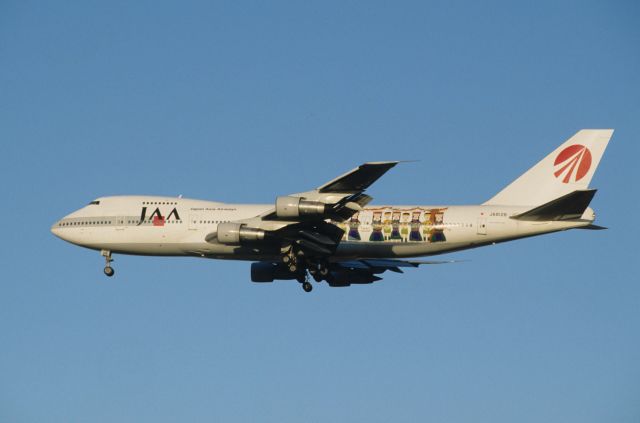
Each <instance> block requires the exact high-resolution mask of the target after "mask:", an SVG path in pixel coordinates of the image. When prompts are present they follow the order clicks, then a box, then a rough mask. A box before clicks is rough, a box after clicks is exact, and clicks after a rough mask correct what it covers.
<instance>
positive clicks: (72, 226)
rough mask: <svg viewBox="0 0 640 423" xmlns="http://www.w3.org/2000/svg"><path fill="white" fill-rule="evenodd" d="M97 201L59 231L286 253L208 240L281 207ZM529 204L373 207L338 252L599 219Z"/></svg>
mask: <svg viewBox="0 0 640 423" xmlns="http://www.w3.org/2000/svg"><path fill="white" fill-rule="evenodd" d="M92 203H94V204H89V205H87V206H86V207H83V208H81V209H79V210H77V211H75V212H73V213H71V214H69V215H68V216H65V217H64V218H63V219H61V220H60V221H58V222H56V223H55V224H54V225H53V226H52V228H51V230H52V232H53V233H54V234H55V235H56V236H58V237H60V238H62V239H64V240H66V241H68V242H71V243H73V244H76V245H80V246H83V247H86V248H91V249H95V250H108V251H111V252H113V253H120V254H137V255H159V256H200V257H207V258H219V259H239V260H254V261H256V260H270V259H273V258H276V257H278V255H279V251H278V250H277V249H274V248H268V247H264V246H256V245H251V244H247V245H242V246H238V245H225V244H221V243H219V242H217V241H215V240H213V241H209V242H207V241H206V240H205V238H206V237H207V235H209V234H212V233H215V232H216V230H217V225H218V224H219V223H221V222H233V221H238V220H242V219H249V218H252V217H255V216H257V215H260V214H262V213H266V212H268V211H269V210H271V209H273V204H225V203H218V202H213V201H203V200H193V199H186V198H175V197H152V196H118V197H103V198H100V199H98V200H96V201H94V202H92ZM96 203H97V204H96ZM528 209H529V207H514V206H496V205H491V206H368V207H366V208H365V209H364V210H362V211H360V212H359V213H358V214H356V215H355V216H354V217H352V218H351V220H349V221H347V222H343V223H336V225H338V226H340V227H342V228H343V229H344V230H345V235H344V238H343V240H342V242H340V244H339V246H338V248H337V250H336V253H335V255H334V256H335V257H336V258H345V257H346V258H400V257H418V256H428V255H434V254H442V253H446V252H450V251H456V250H462V249H467V248H475V247H478V246H482V245H487V244H492V243H497V242H503V241H509V240H513V239H517V238H523V237H528V236H533V235H541V234H545V233H549V232H556V231H561V230H566V229H572V228H578V227H582V226H588V225H589V224H591V223H592V222H593V220H594V214H593V211H592V210H591V209H587V211H586V212H585V213H584V215H583V216H582V219H580V220H574V221H545V222H534V221H522V220H515V219H511V218H510V217H511V216H514V215H516V214H519V213H522V212H524V211H526V210H528ZM207 239H210V238H207Z"/></svg>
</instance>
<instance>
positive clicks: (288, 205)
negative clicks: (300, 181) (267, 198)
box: [276, 196, 328, 218]
mask: <svg viewBox="0 0 640 423" xmlns="http://www.w3.org/2000/svg"><path fill="white" fill-rule="evenodd" d="M327 207H328V205H327V204H325V203H321V202H319V201H307V200H303V199H302V198H300V197H289V196H285V197H277V198H276V215H277V216H278V217H284V218H287V217H301V216H302V217H303V216H322V215H324V214H326V211H327Z"/></svg>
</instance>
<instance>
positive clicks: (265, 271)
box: [251, 261, 296, 282]
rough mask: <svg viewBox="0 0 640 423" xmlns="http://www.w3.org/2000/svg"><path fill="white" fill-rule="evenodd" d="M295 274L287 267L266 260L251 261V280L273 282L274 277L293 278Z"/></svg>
mask: <svg viewBox="0 0 640 423" xmlns="http://www.w3.org/2000/svg"><path fill="white" fill-rule="evenodd" d="M295 278H296V275H295V274H294V273H291V272H290V271H289V270H288V269H287V268H285V267H283V266H281V265H279V264H276V263H271V262H267V261H261V262H258V263H251V281H253V282H273V281H274V279H295Z"/></svg>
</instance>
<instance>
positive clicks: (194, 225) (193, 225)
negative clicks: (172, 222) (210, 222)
mask: <svg viewBox="0 0 640 423" xmlns="http://www.w3.org/2000/svg"><path fill="white" fill-rule="evenodd" d="M198 219H200V215H199V214H198V213H190V214H189V230H191V231H195V230H197V229H198Z"/></svg>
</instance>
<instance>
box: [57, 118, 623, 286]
mask: <svg viewBox="0 0 640 423" xmlns="http://www.w3.org/2000/svg"><path fill="white" fill-rule="evenodd" d="M612 134H613V130H610V129H583V130H581V131H579V132H577V133H576V134H575V135H574V136H572V137H571V138H569V139H568V140H567V141H566V142H565V143H563V144H562V145H561V146H560V147H558V148H557V149H556V150H554V151H553V152H552V153H551V154H549V155H548V156H547V157H545V158H544V159H542V160H541V161H540V162H539V163H537V164H536V165H535V166H533V167H532V168H531V169H529V170H528V171H527V172H525V173H524V174H522V175H521V176H520V177H519V178H517V179H516V180H515V181H513V182H512V183H511V184H509V185H507V187H506V188H504V189H503V190H502V191H500V192H498V193H497V194H496V195H495V196H493V197H492V198H490V199H489V200H487V201H485V202H484V203H483V204H480V205H466V206H447V205H436V206H429V205H424V206H410V205H409V206H389V205H386V206H385V205H380V206H374V205H371V204H370V203H371V201H372V197H370V196H369V195H367V194H365V190H367V189H368V188H369V187H370V186H371V184H373V183H374V182H375V181H376V180H377V179H378V178H380V177H381V176H382V175H384V174H385V173H386V172H387V171H388V170H389V169H391V168H392V167H394V166H395V165H396V164H398V162H396V161H389V162H373V163H365V164H363V165H361V166H359V167H357V168H356V169H353V170H351V171H349V172H347V173H345V174H344V175H342V176H339V177H337V178H336V179H333V180H332V181H329V182H327V183H326V184H324V185H322V186H320V187H318V188H316V189H312V190H310V191H306V192H301V193H296V194H289V195H285V196H279V197H277V198H276V199H275V202H274V203H273V204H226V203H220V202H215V201H205V200H193V199H186V198H181V197H177V198H176V197H156V196H115V197H101V198H97V199H95V200H93V201H91V202H90V203H89V204H88V205H87V206H85V207H83V208H81V209H79V210H77V211H75V212H73V213H71V214H69V215H68V216H65V217H64V218H62V219H61V220H59V221H58V222H56V223H55V224H54V225H53V226H52V227H51V231H52V232H53V234H54V235H56V236H57V237H59V238H61V239H63V240H65V241H68V242H70V243H73V244H75V245H79V246H81V247H85V248H90V249H93V250H97V251H100V252H101V254H102V256H104V258H105V261H106V266H105V268H104V273H105V274H106V275H107V276H113V275H114V269H113V267H112V266H111V262H112V261H113V258H112V257H113V254H133V255H146V256H192V257H202V258H209V259H233V260H248V261H252V262H253V263H252V264H251V280H252V281H253V282H273V281H274V280H297V281H298V282H300V283H301V285H302V288H303V289H304V290H305V291H306V292H309V291H311V290H312V288H313V286H312V284H311V282H310V280H311V279H313V280H315V281H317V282H321V281H326V282H327V283H328V284H329V286H333V287H342V286H349V285H352V284H368V283H372V282H375V281H378V280H380V279H381V278H380V276H378V275H380V274H381V273H384V272H385V271H387V270H389V271H393V272H398V273H402V269H403V268H408V267H417V266H419V265H421V264H438V263H446V262H448V261H435V260H413V259H412V258H415V257H424V256H434V255H437V254H443V253H449V252H452V251H460V250H465V249H469V248H475V247H481V246H484V245H490V244H495V243H499V242H505V241H512V240H515V239H519V238H525V237H530V236H534V235H542V234H548V233H551V232H557V231H564V230H567V229H603V228H602V227H600V226H596V225H594V220H595V213H594V211H593V210H592V209H591V208H590V207H589V203H590V202H591V200H592V198H593V196H594V194H595V193H596V190H595V189H591V188H589V183H590V182H591V179H592V177H593V175H594V173H595V171H596V168H597V167H598V164H599V162H600V159H601V158H602V154H603V153H604V150H605V148H606V147H607V144H608V143H609V140H610V139H611V136H612Z"/></svg>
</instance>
